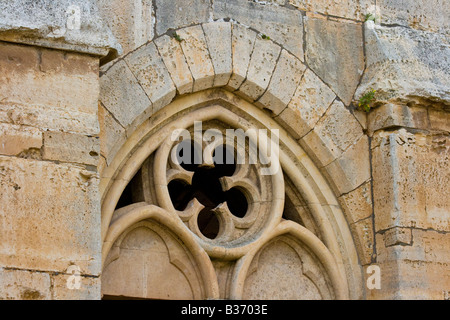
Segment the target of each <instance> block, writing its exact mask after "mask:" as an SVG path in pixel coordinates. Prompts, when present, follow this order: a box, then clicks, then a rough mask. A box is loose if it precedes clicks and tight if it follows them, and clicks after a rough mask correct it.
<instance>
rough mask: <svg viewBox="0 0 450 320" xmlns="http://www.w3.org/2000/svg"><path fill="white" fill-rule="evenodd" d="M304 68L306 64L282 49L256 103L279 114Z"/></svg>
mask: <svg viewBox="0 0 450 320" xmlns="http://www.w3.org/2000/svg"><path fill="white" fill-rule="evenodd" d="M305 69H306V66H305V65H304V64H303V63H302V62H301V61H300V60H299V59H297V58H296V57H295V56H294V55H292V54H290V53H289V52H287V51H286V50H283V51H282V52H281V55H280V59H279V61H278V63H277V66H276V68H275V71H274V73H273V75H272V79H271V81H270V83H269V87H268V88H267V91H266V92H265V93H264V95H263V96H262V97H261V99H259V100H258V101H257V103H256V104H257V105H262V106H264V107H265V108H267V109H269V110H271V111H272V112H273V114H275V115H278V114H280V112H281V111H283V110H284V109H285V108H286V106H287V105H288V103H289V102H290V101H291V99H292V97H293V95H294V93H295V90H296V89H297V87H298V85H299V83H300V80H301V79H302V76H303V72H304V71H305Z"/></svg>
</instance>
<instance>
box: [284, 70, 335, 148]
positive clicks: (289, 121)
mask: <svg viewBox="0 0 450 320" xmlns="http://www.w3.org/2000/svg"><path fill="white" fill-rule="evenodd" d="M335 98H336V95H335V94H334V92H333V91H332V90H331V89H330V88H329V87H328V86H327V85H326V84H324V83H323V81H322V80H320V79H319V77H317V76H316V75H315V74H314V73H313V72H312V71H311V70H309V69H307V70H306V71H305V73H304V75H303V78H302V80H301V82H300V84H299V86H298V88H297V90H296V92H295V94H294V97H293V98H292V100H291V101H290V103H289V104H288V106H287V108H286V109H284V110H283V112H281V114H280V115H279V116H278V117H277V120H278V121H279V122H281V123H283V124H284V125H285V127H286V128H289V129H288V130H289V131H290V133H291V134H292V135H293V136H294V137H295V138H296V139H300V138H302V137H304V136H305V135H306V134H307V133H308V132H309V131H311V130H312V129H313V128H314V126H315V125H316V123H317V122H318V121H319V119H320V118H321V117H322V116H323V115H324V114H325V112H326V111H327V110H328V108H329V107H330V105H331V103H333V101H334V99H335Z"/></svg>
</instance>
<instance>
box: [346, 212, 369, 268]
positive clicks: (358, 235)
mask: <svg viewBox="0 0 450 320" xmlns="http://www.w3.org/2000/svg"><path fill="white" fill-rule="evenodd" d="M350 229H351V231H352V234H353V237H354V239H355V245H356V248H357V250H358V255H359V260H360V262H361V264H362V265H363V266H365V265H368V264H370V263H371V262H372V257H373V256H374V243H375V242H374V240H375V236H374V230H373V219H372V217H370V218H367V219H364V220H360V221H358V222H355V223H353V224H352V225H350Z"/></svg>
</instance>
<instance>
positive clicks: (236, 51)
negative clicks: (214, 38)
mask: <svg viewBox="0 0 450 320" xmlns="http://www.w3.org/2000/svg"><path fill="white" fill-rule="evenodd" d="M232 29H233V31H232V54H233V74H232V75H231V79H230V82H229V83H228V87H229V88H231V89H232V90H237V89H239V87H240V86H241V85H242V83H243V82H244V80H245V78H246V76H247V71H248V66H249V64H250V59H251V57H252V53H253V47H254V45H255V40H256V36H257V34H256V32H254V31H252V30H250V29H249V28H247V27H244V26H242V25H240V24H237V23H233V24H232Z"/></svg>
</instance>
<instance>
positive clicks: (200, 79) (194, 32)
mask: <svg viewBox="0 0 450 320" xmlns="http://www.w3.org/2000/svg"><path fill="white" fill-rule="evenodd" d="M177 33H178V36H180V37H181V39H182V41H181V47H182V48H183V52H184V54H185V56H186V60H187V63H188V65H189V68H190V70H191V72H192V76H193V78H194V92H197V91H201V90H205V89H209V88H211V87H212V86H213V85H214V78H215V74H214V66H213V64H212V61H211V58H210V55H209V51H208V45H207V43H206V39H205V35H204V33H203V29H202V27H201V26H194V27H188V28H184V29H181V30H179V31H177Z"/></svg>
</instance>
